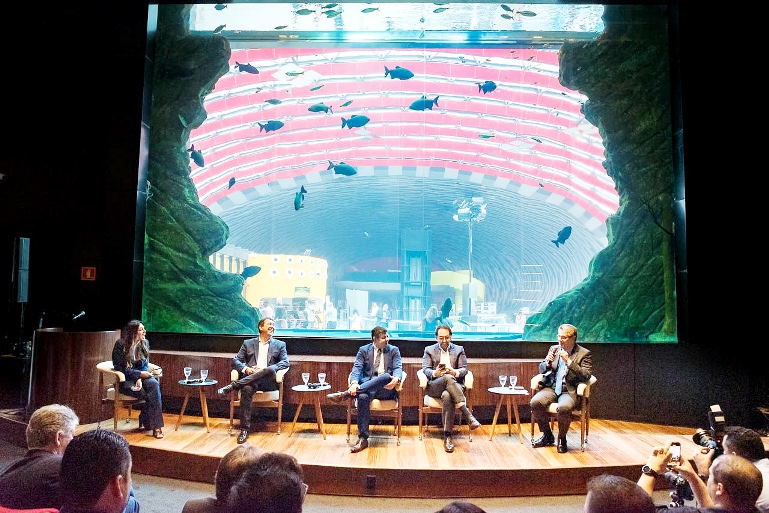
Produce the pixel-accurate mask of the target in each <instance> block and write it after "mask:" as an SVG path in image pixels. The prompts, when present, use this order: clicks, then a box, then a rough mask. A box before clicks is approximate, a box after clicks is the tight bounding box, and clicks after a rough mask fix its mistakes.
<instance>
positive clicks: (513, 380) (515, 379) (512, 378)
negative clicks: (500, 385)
mask: <svg viewBox="0 0 769 513" xmlns="http://www.w3.org/2000/svg"><path fill="white" fill-rule="evenodd" d="M516 383H518V376H510V388H515V385H516Z"/></svg>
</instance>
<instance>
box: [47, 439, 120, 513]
mask: <svg viewBox="0 0 769 513" xmlns="http://www.w3.org/2000/svg"><path fill="white" fill-rule="evenodd" d="M131 466H132V460H131V451H130V447H129V446H128V440H126V439H125V438H124V437H123V435H121V434H120V433H116V432H115V431H107V430H105V429H100V428H97V429H94V430H91V431H86V432H84V433H80V434H79V435H77V436H75V438H73V439H72V441H71V442H70V443H69V445H68V446H67V449H66V450H65V451H64V456H63V457H62V459H61V472H60V473H59V481H60V483H61V504H62V505H61V508H60V511H61V513H120V512H121V511H123V510H124V509H125V507H126V504H127V503H128V500H129V498H130V491H131Z"/></svg>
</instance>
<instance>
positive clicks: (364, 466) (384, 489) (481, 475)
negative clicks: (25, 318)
mask: <svg viewBox="0 0 769 513" xmlns="http://www.w3.org/2000/svg"><path fill="white" fill-rule="evenodd" d="M177 418H178V416H177V415H171V414H166V415H165V424H166V427H165V428H164V429H163V432H164V434H165V437H164V438H163V439H162V440H156V439H154V438H152V437H151V436H149V435H148V434H147V433H148V432H137V431H135V428H136V425H137V424H136V416H135V415H134V420H133V421H132V422H131V423H125V422H124V421H121V422H119V423H118V426H119V427H118V430H119V431H120V432H121V433H123V434H124V435H125V436H126V438H127V439H128V440H129V442H130V444H131V452H132V454H133V456H134V466H133V468H134V472H137V473H141V474H148V475H155V476H162V477H171V478H177V479H185V480H191V481H200V482H213V476H214V472H215V471H216V467H217V465H218V463H219V459H220V458H221V457H222V456H223V455H224V454H225V453H227V452H228V451H229V450H231V449H233V448H234V447H235V446H236V445H237V442H236V437H237V429H236V430H235V431H234V432H233V434H232V435H229V434H228V433H227V431H228V424H229V421H228V419H222V418H211V419H210V433H208V432H206V429H205V426H204V424H203V419H202V418H201V417H195V416H187V415H185V417H184V420H183V421H182V424H181V426H180V427H179V430H178V431H174V427H175V426H176V421H177ZM101 426H102V427H104V428H107V429H112V427H113V421H112V419H109V420H107V421H103V422H102V423H101ZM529 426H530V425H529V424H528V423H525V424H523V435H524V436H523V443H520V441H519V437H518V433H517V430H516V426H515V423H513V431H512V436H511V435H508V430H507V424H506V423H503V424H502V425H499V424H498V425H497V427H496V429H495V434H494V437H493V439H492V440H489V435H490V430H491V426H490V425H483V426H481V427H480V428H478V429H477V430H475V431H473V432H472V441H470V440H469V437H468V434H469V431H468V428H467V426H463V428H462V431H461V433H456V432H455V436H454V443H455V445H456V449H455V450H454V452H453V453H451V454H448V453H446V452H445V451H444V450H443V440H442V439H441V436H440V435H441V430H440V428H438V427H437V426H430V427H429V428H428V432H427V435H426V436H425V438H424V439H423V440H420V439H419V433H418V431H419V429H418V427H417V426H416V425H408V426H403V428H402V431H401V443H400V445H397V443H396V437H395V436H394V435H393V428H392V426H391V425H387V424H373V423H372V425H371V438H369V448H368V449H366V450H364V451H362V452H360V453H357V454H352V453H350V449H349V446H350V444H352V443H355V441H356V440H357V428H356V426H355V425H353V426H352V433H351V439H350V443H349V444H348V442H347V435H346V431H347V425H346V424H325V428H326V439H325V440H324V439H323V436H322V435H321V434H320V432H319V431H318V426H317V424H315V423H309V422H298V423H297V424H296V431H295V432H294V433H293V435H292V434H291V422H283V424H282V430H281V434H280V435H278V434H276V427H277V422H276V421H260V420H259V419H258V418H257V416H255V418H254V422H253V423H252V431H253V430H256V432H252V433H251V435H250V436H249V442H250V443H252V444H254V445H257V446H259V447H261V448H263V449H264V450H265V451H278V452H285V453H288V454H291V455H293V456H295V457H296V458H297V460H298V461H299V462H300V463H301V464H302V467H303V469H304V472H305V481H306V482H307V483H308V484H309V486H310V490H311V493H315V494H324V495H350V496H386V497H422V498H473V497H476V498H477V497H523V496H542V495H547V496H552V495H572V494H584V493H585V484H586V482H587V479H588V478H589V477H591V476H593V475H597V474H602V473H605V472H607V473H611V474H616V475H622V476H625V477H627V478H629V479H632V480H636V479H637V478H638V476H639V474H640V471H641V466H642V465H643V464H644V463H645V462H646V458H647V456H648V455H649V454H650V452H651V450H652V447H654V446H656V445H662V444H664V443H665V442H668V441H678V442H680V443H681V446H682V449H683V453H684V454H689V455H691V454H694V452H695V451H697V450H699V449H700V447H699V446H698V445H696V444H695V443H694V442H693V441H692V434H694V431H695V430H696V428H686V427H678V426H664V425H655V424H642V423H635V422H622V421H612V420H600V419H592V420H591V422H590V436H589V439H588V444H587V447H586V450H585V452H582V451H580V449H579V423H576V422H575V423H572V425H571V429H570V431H569V434H568V444H569V452H568V453H566V454H558V453H557V452H556V448H555V447H545V448H540V449H533V448H532V447H531V439H530V436H529V433H530V427H529ZM95 427H96V424H88V425H85V426H81V428H80V429H93V428H95ZM236 428H237V425H236ZM537 436H538V435H537ZM436 482H441V483H442V485H441V486H435V483H436ZM657 487H658V488H659V489H667V488H669V484H668V483H667V481H666V480H665V479H660V480H659V482H658V483H657Z"/></svg>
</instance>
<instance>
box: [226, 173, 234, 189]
mask: <svg viewBox="0 0 769 513" xmlns="http://www.w3.org/2000/svg"><path fill="white" fill-rule="evenodd" d="M233 185H235V177H234V176H233V177H232V178H230V181H229V182H228V183H227V188H228V189H232V186H233Z"/></svg>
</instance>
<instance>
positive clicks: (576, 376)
mask: <svg viewBox="0 0 769 513" xmlns="http://www.w3.org/2000/svg"><path fill="white" fill-rule="evenodd" d="M557 347H559V345H558V344H554V345H552V346H550V348H549V349H548V350H547V354H550V352H551V351H552V350H553V349H554V348H557ZM559 362H560V359H558V358H556V359H555V360H553V365H554V367H553V366H551V365H548V362H547V355H545V358H543V359H542V361H541V362H540V364H539V373H540V374H545V379H544V380H542V381H540V388H542V387H550V388H553V387H554V384H555V377H556V374H557V373H558V363H559ZM592 373H593V355H592V354H591V353H590V350H589V349H585V348H584V347H582V346H581V345H579V344H576V345H575V346H574V349H573V350H572V352H571V365H569V368H568V370H567V371H566V391H567V392H569V394H571V395H576V393H577V385H579V384H580V383H585V382H586V381H588V380H589V379H590V376H591V374H592Z"/></svg>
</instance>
